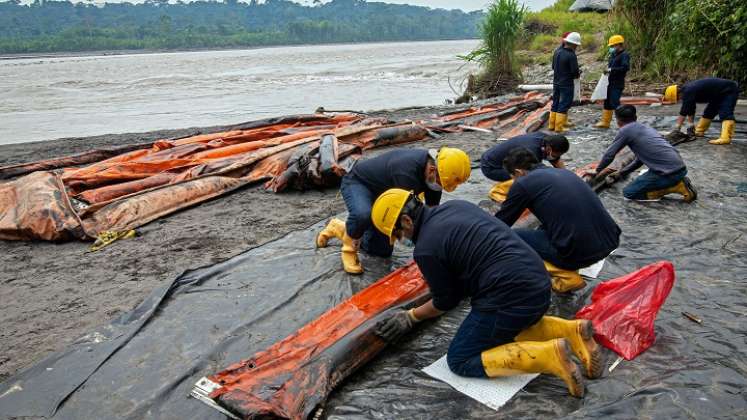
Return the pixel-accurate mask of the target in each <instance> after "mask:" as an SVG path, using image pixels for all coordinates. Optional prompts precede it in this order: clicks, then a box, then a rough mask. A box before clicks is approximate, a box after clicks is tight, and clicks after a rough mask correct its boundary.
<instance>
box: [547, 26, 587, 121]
mask: <svg viewBox="0 0 747 420" xmlns="http://www.w3.org/2000/svg"><path fill="white" fill-rule="evenodd" d="M580 45H581V35H580V34H579V33H578V32H571V33H569V34H568V35H567V36H566V37H565V38H563V44H562V45H561V46H560V47H559V48H558V49H556V50H555V53H553V57H552V69H553V80H552V88H553V92H552V108H551V109H550V120H549V123H548V127H549V129H550V130H554V131H555V132H557V133H562V132H564V131H565V128H566V122H567V121H568V110H569V109H571V104H573V80H574V79H577V78H579V77H581V70H580V69H579V68H578V58H577V57H576V48H578V47H579V46H580Z"/></svg>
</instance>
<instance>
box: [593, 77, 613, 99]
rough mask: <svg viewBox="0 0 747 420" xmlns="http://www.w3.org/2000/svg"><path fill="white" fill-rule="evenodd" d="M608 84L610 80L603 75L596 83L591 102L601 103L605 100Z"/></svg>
mask: <svg viewBox="0 0 747 420" xmlns="http://www.w3.org/2000/svg"><path fill="white" fill-rule="evenodd" d="M609 84H610V79H609V77H607V75H606V74H603V75H602V77H600V78H599V82H597V87H595V88H594V93H592V94H591V101H592V102H596V101H601V100H604V99H607V86H609Z"/></svg>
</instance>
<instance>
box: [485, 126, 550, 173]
mask: <svg viewBox="0 0 747 420" xmlns="http://www.w3.org/2000/svg"><path fill="white" fill-rule="evenodd" d="M545 137H547V134H545V133H542V132H539V131H537V132H534V133H529V134H522V135H520V136H516V137H511V138H510V139H508V140H505V141H502V142H500V143H498V144H496V145H495V146H493V147H491V148H490V149H488V150H486V151H485V153H483V154H482V157H480V166H489V167H493V168H497V169H498V168H503V159H505V158H506V156H508V154H509V153H510V152H511V151H512V150H514V149H516V148H517V147H523V148H525V149H528V150H529V151H530V152H532V154H533V155H534V157H536V158H537V160H538V161H540V162H541V161H542V160H544V159H545V157H546V155H545Z"/></svg>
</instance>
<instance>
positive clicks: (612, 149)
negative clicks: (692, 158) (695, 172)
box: [589, 105, 698, 203]
mask: <svg viewBox="0 0 747 420" xmlns="http://www.w3.org/2000/svg"><path fill="white" fill-rule="evenodd" d="M615 118H616V120H617V125H618V127H620V130H619V131H618V132H617V136H616V137H615V140H614V141H613V142H612V144H611V145H610V146H609V148H607V151H606V152H605V153H604V155H603V156H602V159H601V160H600V161H599V164H598V165H597V169H596V170H595V171H592V172H591V173H590V174H589V175H591V176H595V177H596V176H600V175H601V176H605V175H609V176H613V177H617V178H622V177H625V176H627V175H628V174H630V173H631V172H633V171H635V170H636V169H638V168H640V167H641V166H642V165H646V166H647V167H648V171H647V172H646V173H644V174H642V175H640V176H638V177H637V178H636V179H635V180H634V181H633V182H631V183H630V184H628V185H626V186H625V188H624V189H623V196H624V197H625V198H627V199H629V200H639V201H655V200H659V199H661V198H662V197H664V196H665V195H667V194H673V193H674V194H679V195H682V197H683V199H684V201H685V202H688V203H689V202H692V201H694V200H695V199H696V198H698V193H697V191H696V190H695V188H694V187H693V186H692V183H691V182H690V179H689V178H688V177H687V176H686V175H687V167H686V166H685V162H684V161H683V160H682V157H680V154H679V152H677V149H675V148H674V146H672V145H671V144H670V143H669V142H668V141H667V140H666V139H664V137H662V136H661V134H659V132H658V131H656V130H654V129H653V128H651V127H649V126H647V125H644V124H641V123H639V122H638V121H637V120H638V117H637V115H636V109H635V107H634V106H633V105H623V106H620V107H618V108H617V109H616V110H615ZM625 146H627V147H628V148H630V150H631V151H632V152H633V153H634V154H635V156H636V158H635V160H634V161H633V162H631V163H630V164H629V165H628V166H626V167H625V168H622V169H620V171H619V172H616V171H614V170H612V169H610V168H609V167H608V166H609V164H610V163H612V161H613V160H614V159H615V156H616V155H617V153H618V152H619V151H620V150H622V149H623V148H624V147H625Z"/></svg>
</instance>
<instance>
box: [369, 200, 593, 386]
mask: <svg viewBox="0 0 747 420" xmlns="http://www.w3.org/2000/svg"><path fill="white" fill-rule="evenodd" d="M371 217H372V221H373V224H374V226H376V228H377V229H378V230H379V231H380V232H381V233H382V234H384V235H385V236H387V237H389V238H391V240H392V241H394V240H395V239H403V238H406V239H410V240H412V241H413V242H414V243H415V251H414V254H413V256H414V259H415V262H416V263H417V265H418V268H419V269H420V272H421V273H422V274H423V278H424V279H425V281H426V283H428V287H429V288H430V292H431V300H429V301H428V302H426V303H425V304H423V305H421V306H418V307H416V308H413V309H410V310H398V311H395V312H394V313H392V314H391V315H390V317H389V318H388V319H386V320H385V321H383V322H381V323H380V324H379V325H377V329H376V333H377V334H378V335H379V336H381V337H382V338H384V339H385V340H387V341H391V340H394V339H396V338H397V337H399V336H400V335H402V334H403V333H405V332H407V331H408V330H410V329H411V328H412V326H413V324H414V323H416V322H419V321H422V320H425V319H429V318H434V317H437V316H439V315H441V314H443V313H444V312H446V311H448V310H451V309H453V308H455V307H457V305H458V304H459V303H460V302H461V301H462V300H463V299H465V298H469V299H470V304H471V306H472V310H471V311H470V313H469V315H467V318H466V319H465V320H464V322H463V323H462V325H461V327H460V328H459V330H458V331H457V333H456V335H455V336H454V339H453V340H452V342H451V345H450V346H449V351H448V354H447V356H446V360H447V363H448V364H449V368H450V369H451V370H452V371H453V372H454V373H456V374H458V375H462V376H469V377H478V378H479V377H495V376H508V375H514V374H516V373H517V372H536V373H546V374H551V375H555V376H558V377H560V378H562V379H563V380H564V381H565V383H566V384H567V386H568V390H569V392H570V393H571V394H572V395H574V396H577V397H580V396H583V393H584V386H583V379H582V377H581V375H580V373H579V369H578V366H576V365H575V363H574V362H573V361H572V360H571V359H570V356H571V352H573V353H575V354H576V355H577V356H578V358H579V360H581V361H582V363H583V365H584V367H585V368H586V374H587V376H589V377H590V378H596V377H599V375H600V374H601V370H602V360H601V353H600V351H599V347H598V345H597V344H596V343H595V342H594V340H593V338H592V336H593V331H592V326H591V323H587V322H586V321H584V320H572V321H568V320H564V319H561V318H556V317H551V316H545V312H546V311H547V309H548V307H549V305H550V282H549V279H548V276H547V272H546V271H545V270H544V268H543V267H542V260H541V259H540V257H539V256H538V255H537V254H536V253H535V252H534V251H532V249H531V248H529V247H528V246H527V245H526V244H525V243H524V242H523V241H522V240H521V239H519V237H518V236H517V235H516V234H515V233H514V232H513V231H512V230H511V229H510V228H509V227H508V226H506V225H505V224H504V223H503V222H501V221H499V220H497V219H496V218H494V217H492V216H490V215H489V214H488V213H486V212H485V211H484V210H482V209H480V208H479V207H477V206H476V205H474V204H472V203H469V202H466V201H461V200H453V201H449V202H447V203H444V204H442V205H440V206H438V207H435V208H428V207H426V206H424V205H423V203H421V202H420V201H419V200H418V199H417V197H416V196H415V195H414V194H413V193H412V192H410V191H404V190H401V189H393V190H389V191H387V192H385V193H384V194H382V195H381V196H379V198H378V199H377V200H376V203H374V206H373V209H372V211H371ZM514 341H516V342H514ZM569 347H570V348H569Z"/></svg>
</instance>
